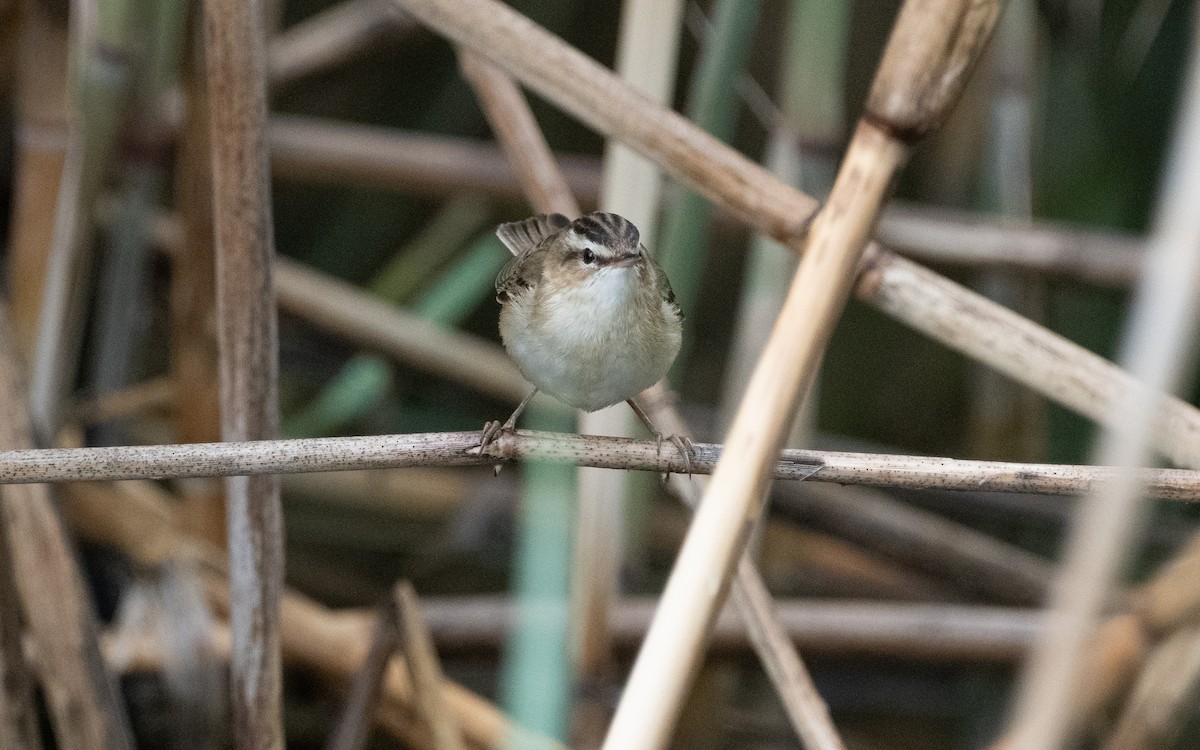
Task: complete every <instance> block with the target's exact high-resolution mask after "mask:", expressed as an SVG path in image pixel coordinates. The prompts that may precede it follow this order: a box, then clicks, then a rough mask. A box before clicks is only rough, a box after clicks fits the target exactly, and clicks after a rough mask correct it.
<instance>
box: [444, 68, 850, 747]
mask: <svg viewBox="0 0 1200 750" xmlns="http://www.w3.org/2000/svg"><path fill="white" fill-rule="evenodd" d="M460 59H461V63H462V68H463V72H464V74H465V75H466V77H467V78H468V80H469V81H471V84H472V86H473V87H474V89H475V91H476V94H477V96H478V97H479V99H480V101H481V103H482V104H483V107H484V111H485V113H486V114H487V116H488V119H489V122H491V123H492V127H493V129H494V130H495V131H496V133H497V137H498V138H499V140H500V142H501V144H502V147H503V149H504V151H505V153H506V154H507V155H508V157H509V159H510V161H511V162H512V164H513V168H514V169H515V170H516V171H517V173H518V174H519V175H520V176H521V183H522V186H523V188H524V190H525V193H526V195H527V196H529V199H530V202H531V203H533V205H534V206H535V207H536V209H537V210H539V211H543V212H550V211H557V212H559V213H563V214H565V215H567V216H577V215H579V206H578V204H577V203H576V202H575V200H574V198H573V196H572V195H571V193H570V189H569V186H568V184H567V181H566V179H565V178H564V177H563V174H562V171H561V170H560V169H559V167H558V164H557V163H556V161H555V159H554V155H553V153H552V152H551V151H550V148H549V145H548V144H547V143H546V140H545V137H544V136H543V134H542V132H541V128H540V127H539V126H538V125H537V121H536V120H535V119H534V117H533V113H532V112H531V111H530V109H529V105H528V103H527V102H526V100H525V97H524V96H523V95H522V94H521V92H520V90H519V89H518V88H517V87H516V85H515V84H514V83H513V82H512V79H511V78H509V77H508V76H507V75H506V74H504V73H503V72H502V71H500V70H499V69H497V68H495V67H494V66H492V65H491V64H490V63H487V62H486V61H484V60H482V59H481V58H479V57H477V56H475V55H472V54H471V53H461V54H460ZM663 388H664V386H662V384H660V385H659V386H657V387H656V388H655V389H654V391H655V393H656V394H657V396H658V397H657V398H654V399H652V402H653V404H654V407H653V408H654V410H655V411H657V412H660V414H659V416H658V419H659V420H660V423H661V425H662V426H664V427H665V428H666V429H667V431H668V433H673V434H678V435H687V434H689V433H690V431H689V430H688V429H687V426H686V424H684V422H683V419H682V417H681V416H680V415H679V412H678V411H677V410H676V409H675V407H674V404H673V403H672V401H671V399H669V398H664V397H663ZM678 489H679V488H678V487H677V490H678ZM683 492H684V493H685V494H683V495H681V497H683V498H685V502H688V500H687V498H689V497H690V502H688V504H689V505H690V506H692V507H695V505H696V504H697V503H698V501H699V497H698V496H696V495H695V492H694V490H693V488H692V487H691V485H685V486H684V487H683ZM689 493H690V494H689ZM585 533H586V534H587V535H588V536H592V535H594V533H595V532H594V530H593V529H590V528H589V529H586V532H585ZM747 562H748V561H747ZM735 588H736V589H737V590H739V591H744V593H741V594H739V596H738V602H739V605H740V606H741V611H742V613H743V616H744V617H745V618H747V622H748V626H749V628H750V630H751V631H752V632H753V633H755V634H756V635H755V637H754V643H755V646H756V648H758V649H759V653H760V658H761V659H762V660H763V663H764V664H766V665H768V666H767V669H768V673H769V674H770V675H771V676H772V677H773V678H777V679H778V681H777V682H776V685H777V689H778V691H779V694H780V697H781V699H782V701H783V703H784V707H785V709H786V710H787V711H788V713H789V716H790V717H791V718H792V720H793V722H795V723H797V724H799V725H802V726H801V727H800V728H799V729H798V731H800V734H801V736H802V737H806V738H809V739H810V747H811V748H837V747H839V744H837V743H836V737H837V733H836V731H834V730H833V729H832V725H830V723H829V719H828V712H827V711H824V710H823V709H822V710H817V711H814V710H812V709H811V706H813V705H821V703H820V699H819V697H816V696H814V695H811V693H812V690H811V680H809V679H808V677H807V674H806V672H805V669H804V666H803V662H802V661H801V660H800V657H799V654H797V653H796V651H795V648H794V646H792V645H791V643H790V642H789V641H787V639H786V638H782V637H781V636H780V633H781V632H782V628H781V627H780V626H779V624H778V623H777V622H774V620H773V615H772V612H773V608H772V605H771V601H770V594H769V592H768V591H767V588H766V586H765V585H764V584H763V582H762V577H761V576H760V575H759V574H758V572H757V571H756V570H754V568H753V565H749V566H748V567H747V568H746V569H745V570H739V576H738V579H737V580H736V581H735ZM609 610H610V608H605V609H604V611H603V612H600V613H598V612H596V611H595V609H594V608H593V609H591V610H590V611H589V610H587V609H585V610H584V616H583V622H584V629H585V630H590V629H592V628H589V623H590V622H593V621H594V620H597V619H600V618H601V617H602V618H603V621H602V623H600V624H599V625H596V626H593V627H594V629H597V630H599V629H601V628H602V629H603V632H604V634H605V635H604V638H605V644H604V653H607V651H608V649H609V648H610V646H608V644H607V641H608V635H607V632H608V629H609V627H610V624H609V623H610V620H611V614H610V611H609ZM589 615H590V617H589ZM594 645H595V644H594V641H593V646H594ZM586 646H587V644H584V649H583V650H584V653H583V654H582V655H581V658H580V662H582V663H583V664H585V665H586V664H593V665H597V664H599V663H600V659H598V658H597V657H596V653H597V649H595V648H593V649H592V652H591V654H589V653H587V649H586ZM772 665H779V666H776V667H773V666H772ZM809 727H812V728H809ZM830 738H832V740H831V739H830ZM814 743H815V744H814ZM822 743H823V744H822Z"/></svg>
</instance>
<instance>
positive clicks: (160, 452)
mask: <svg viewBox="0 0 1200 750" xmlns="http://www.w3.org/2000/svg"><path fill="white" fill-rule="evenodd" d="M478 445H479V431H478V430H474V431H471V432H427V433H416V434H409V435H377V436H367V437H340V438H310V439H305V440H258V441H251V442H243V443H237V442H228V443H188V444H181V445H139V446H121V447H114V448H56V449H43V450H15V451H0V484H28V483H38V482H75V481H103V480H123V479H165V478H174V477H205V476H229V475H234V474H265V473H277V474H298V473H304V472H314V471H345V470H351V469H387V468H403V467H413V466H491V465H493V464H495V463H496V461H497V460H498V459H499V460H517V459H528V458H538V459H549V460H559V461H565V462H567V463H573V464H577V465H579V466H597V467H601V468H608V469H629V470H633V471H657V472H663V471H667V472H673V473H677V474H679V473H682V472H683V471H684V469H685V467H684V465H683V460H682V458H681V457H680V455H679V453H678V452H677V451H675V450H667V449H665V448H663V449H660V447H659V446H658V444H657V443H655V441H653V440H631V439H629V438H613V437H596V436H591V435H569V434H562V433H557V432H535V431H530V430H518V431H517V432H516V433H514V434H507V433H506V434H504V435H502V436H500V437H499V438H497V439H496V441H495V442H493V443H492V444H491V445H489V446H488V449H487V451H485V453H484V455H483V456H478V455H474V454H473V449H474V448H476V447H477V446H478ZM721 448H722V447H721V446H719V445H713V444H711V443H696V444H695V450H696V455H695V456H694V457H692V471H693V473H695V474H709V473H711V472H712V470H713V467H714V466H715V465H716V462H717V459H718V458H719V457H720V455H721ZM818 462H822V463H820V466H819V468H818V467H817V463H818ZM1113 475H1114V470H1113V469H1110V468H1107V467H1103V466H1076V465H1069V464H1022V463H1003V462H998V461H961V460H958V459H953V458H937V457H930V456H899V455H887V454H875V453H845V452H833V451H812V450H786V451H783V452H782V453H780V458H779V461H778V462H777V463H776V465H775V468H774V476H775V478H776V479H807V480H808V481H818V482H834V483H837V484H865V485H870V486H876V487H903V488H907V489H940V490H964V491H987V492H1017V493H1025V494H1041V495H1079V494H1082V493H1084V492H1087V491H1088V490H1089V489H1090V488H1091V487H1092V486H1093V485H1094V484H1096V483H1097V482H1104V481H1108V480H1109V479H1111V478H1112V477H1113ZM1142 476H1143V478H1144V481H1145V482H1146V485H1147V487H1148V493H1149V494H1150V496H1152V497H1158V498H1163V499H1167V500H1179V501H1185V502H1200V471H1190V470H1185V469H1144V470H1143V471H1142Z"/></svg>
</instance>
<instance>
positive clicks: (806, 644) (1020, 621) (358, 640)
mask: <svg viewBox="0 0 1200 750" xmlns="http://www.w3.org/2000/svg"><path fill="white" fill-rule="evenodd" d="M85 535H86V534H85ZM93 538H95V537H93ZM309 604H310V605H311V602H310V603H309ZM656 605H657V599H655V598H652V597H625V598H623V599H622V600H621V601H620V602H618V603H617V605H616V607H615V608H614V609H613V638H614V641H615V643H616V646H617V648H618V650H619V651H621V652H625V653H628V652H630V651H632V650H633V649H635V648H637V645H638V644H639V643H641V641H642V638H643V637H644V636H645V634H646V628H647V627H648V626H649V624H650V620H651V618H652V617H653V616H654V609H655V606H656ZM422 606H423V610H424V612H425V616H426V619H427V620H428V624H429V630H430V634H431V636H432V638H433V640H434V641H435V642H436V643H437V644H438V647H439V649H441V650H442V651H443V652H446V653H471V654H476V655H477V654H478V653H479V652H480V651H494V650H496V649H498V648H500V647H501V645H502V644H503V643H504V642H505V639H506V638H507V635H508V632H509V631H510V630H511V629H512V628H513V627H514V626H515V623H516V621H517V615H516V606H515V604H514V602H513V601H512V600H511V599H509V598H508V597H504V596H464V597H455V596H448V597H429V598H426V599H425V600H424V601H423V602H422ZM775 606H776V616H777V617H778V618H779V620H780V622H782V623H783V627H784V633H785V634H786V636H787V638H788V639H789V641H791V642H794V643H796V644H798V645H799V646H800V647H801V648H803V649H804V650H805V651H806V652H812V653H820V654H831V655H836V656H839V657H845V656H847V655H861V656H878V657H885V658H891V659H911V660H915V661H922V662H930V663H954V662H974V663H983V664H988V663H992V664H1007V663H1011V662H1014V661H1016V660H1018V659H1020V658H1021V657H1022V656H1023V655H1024V654H1025V653H1026V651H1027V650H1028V648H1029V646H1030V645H1031V644H1032V643H1033V641H1034V638H1036V636H1037V632H1038V628H1039V626H1040V624H1039V619H1038V613H1037V611H1036V610H1032V609H1022V608H1011V607H996V606H990V605H974V604H946V603H912V602H876V601H846V600H844V599H838V600H823V599H783V600H778V601H777V602H776V605H775ZM318 611H320V613H321V614H320V615H319V616H318V617H317V620H316V622H317V623H320V624H319V625H316V624H314V625H313V627H314V629H315V631H316V632H321V633H325V634H326V635H328V637H329V638H331V639H332V638H336V637H338V636H339V635H340V636H341V637H342V638H344V644H343V646H342V647H343V648H344V647H345V644H351V643H353V644H354V645H355V648H358V647H359V644H362V643H364V642H367V641H369V635H368V634H369V628H370V627H371V625H372V621H371V617H372V616H371V614H370V613H368V612H365V611H363V610H361V609H354V610H342V611H329V610H323V609H319V610H318ZM560 615H561V609H560V610H558V611H551V610H550V609H548V610H547V612H546V616H548V617H557V616H560ZM326 628H327V629H328V630H326ZM352 636H353V638H354V639H355V640H353V641H352V640H351V637H352ZM322 637H324V636H322ZM112 640H113V633H112V632H111V631H110V632H109V633H106V634H105V658H106V659H108V660H109V665H110V667H111V668H112V669H113V670H114V671H119V672H121V673H127V672H130V671H134V672H137V671H154V670H157V669H160V668H161V664H162V658H163V657H162V650H161V648H158V647H157V646H155V645H154V644H150V643H145V642H143V641H142V640H141V639H139V640H138V641H137V642H134V643H128V642H125V643H122V644H119V645H120V649H119V650H118V648H116V647H115V646H117V644H112ZM211 640H212V642H213V643H214V645H215V646H216V648H217V653H218V654H222V653H223V654H224V655H225V656H228V641H229V633H228V630H227V629H226V628H225V626H224V625H223V624H221V623H216V624H215V625H214V633H213V635H212V638H211ZM750 646H751V639H750V635H749V634H748V633H747V631H746V628H745V624H744V619H743V618H742V616H741V615H740V614H738V613H737V612H735V611H734V610H733V609H732V608H731V607H727V608H726V609H724V610H722V611H721V613H720V614H719V615H718V617H717V619H716V621H715V622H714V624H713V632H712V648H713V650H714V651H717V652H721V653H731V652H738V651H740V650H743V649H746V648H749V647H750ZM358 653H360V654H361V653H362V652H361V651H359V652H358ZM333 661H335V660H334V659H331V658H329V657H324V661H322V662H321V663H322V664H324V666H319V667H318V668H317V671H320V672H322V673H326V671H327V670H329V669H333V667H331V666H330V664H331V663H332V662H333ZM310 666H311V664H310ZM399 715H400V712H399V711H395V713H394V716H395V717H398V716H399ZM376 718H377V719H378V720H380V721H381V722H383V723H385V725H388V726H390V725H389V724H387V723H386V722H384V717H383V716H378V715H377V717H376ZM409 732H411V728H410V729H409ZM398 736H404V734H403V733H401V734H400V735H398ZM470 740H471V741H472V742H473V743H475V744H483V743H482V742H481V741H480V740H479V739H477V738H475V737H474V736H470Z"/></svg>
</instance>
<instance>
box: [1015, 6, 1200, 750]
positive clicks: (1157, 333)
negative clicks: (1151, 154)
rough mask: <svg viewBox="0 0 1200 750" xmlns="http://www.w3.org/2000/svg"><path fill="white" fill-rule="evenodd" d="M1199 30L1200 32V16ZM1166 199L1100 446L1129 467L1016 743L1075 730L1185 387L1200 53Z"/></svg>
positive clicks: (1075, 568)
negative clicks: (1161, 446) (1171, 412)
mask: <svg viewBox="0 0 1200 750" xmlns="http://www.w3.org/2000/svg"><path fill="white" fill-rule="evenodd" d="M1193 32H1194V33H1193V38H1194V39H1200V24H1197V25H1195V26H1194V29H1193ZM1169 167H1170V168H1169V169H1168V171H1167V173H1166V179H1165V181H1164V184H1163V193H1162V195H1163V198H1162V203H1161V204H1160V207H1159V211H1158V216H1157V218H1156V220H1155V227H1154V232H1153V235H1152V239H1151V241H1150V249H1149V250H1148V253H1147V255H1148V257H1147V264H1146V268H1145V270H1144V272H1143V276H1142V282H1141V284H1140V285H1139V289H1138V294H1137V297H1136V300H1135V303H1134V307H1133V310H1132V320H1131V322H1130V324H1129V326H1128V327H1127V329H1126V332H1125V336H1126V338H1125V343H1124V355H1123V357H1122V359H1124V360H1125V362H1126V363H1127V366H1128V367H1129V368H1130V370H1131V372H1132V373H1133V374H1134V376H1135V377H1137V379H1138V385H1137V386H1136V387H1134V388H1131V389H1130V390H1129V392H1128V393H1127V394H1126V395H1124V397H1122V398H1120V399H1118V400H1117V402H1116V404H1115V406H1114V407H1113V409H1112V419H1113V420H1114V425H1119V426H1114V427H1112V428H1110V429H1107V430H1106V431H1105V432H1104V434H1103V436H1102V437H1101V439H1100V442H1099V445H1098V446H1097V449H1096V457H1097V463H1099V464H1103V465H1106V466H1115V467H1120V468H1123V469H1126V470H1125V471H1120V472H1118V473H1117V475H1116V477H1114V479H1113V481H1111V482H1108V483H1106V484H1103V485H1101V486H1099V487H1097V488H1096V490H1095V491H1094V492H1093V493H1091V494H1090V495H1089V496H1088V498H1087V500H1086V502H1085V503H1084V504H1083V505H1081V507H1080V509H1079V513H1078V517H1077V521H1076V524H1075V526H1074V527H1073V529H1072V532H1071V535H1070V538H1069V539H1068V542H1067V547H1066V553H1065V555H1064V562H1063V569H1062V572H1061V574H1060V576H1059V578H1058V580H1057V582H1056V587H1055V594H1054V598H1053V600H1052V605H1051V609H1050V612H1049V614H1048V616H1047V623H1048V627H1047V629H1046V631H1045V632H1044V633H1043V635H1042V638H1041V639H1040V640H1039V642H1038V646H1037V648H1036V649H1035V651H1034V652H1033V654H1032V655H1031V659H1030V662H1029V664H1028V665H1027V668H1026V671H1025V674H1024V676H1023V679H1022V682H1021V690H1020V693H1019V695H1018V702H1017V705H1016V708H1015V711H1014V717H1013V723H1012V729H1011V732H1010V734H1009V735H1008V742H1007V746H1008V747H1009V748H1011V749H1012V750H1047V749H1048V750H1054V749H1055V748H1058V747H1060V746H1061V745H1062V744H1063V743H1064V742H1065V741H1066V740H1067V736H1068V734H1069V733H1070V729H1071V714H1070V709H1071V702H1072V697H1073V695H1074V694H1075V692H1076V691H1077V683H1078V680H1079V678H1080V673H1081V666H1082V665H1083V663H1084V659H1085V647H1086V645H1087V642H1088V639H1089V638H1090V637H1091V635H1092V632H1093V629H1094V628H1095V625H1096V619H1097V617H1098V615H1099V612H1100V609H1101V607H1102V606H1103V604H1104V602H1105V599H1106V597H1107V594H1108V591H1109V587H1110V586H1111V582H1112V579H1113V577H1114V576H1115V575H1116V574H1117V572H1118V571H1119V570H1120V569H1121V568H1122V566H1123V565H1124V563H1125V561H1126V558H1127V556H1128V554H1129V551H1130V549H1131V548H1132V545H1133V541H1134V535H1133V533H1132V531H1133V529H1135V528H1136V527H1137V525H1138V524H1137V518H1138V516H1139V513H1138V511H1139V507H1138V501H1139V500H1140V498H1141V496H1142V494H1143V488H1142V486H1141V484H1140V476H1139V474H1138V473H1137V472H1136V471H1132V470H1131V469H1132V467H1135V466H1138V465H1141V464H1142V463H1144V462H1145V461H1146V459H1147V458H1148V455H1147V454H1148V453H1149V449H1150V447H1151V445H1152V434H1153V433H1154V431H1155V430H1156V428H1157V429H1159V430H1161V427H1158V426H1157V425H1156V424H1155V423H1156V421H1157V417H1158V415H1159V409H1160V398H1161V397H1160V395H1159V393H1160V391H1162V390H1166V391H1172V390H1174V388H1175V387H1177V386H1178V384H1179V382H1180V380H1181V379H1182V375H1183V372H1184V370H1185V367H1186V362H1187V361H1188V360H1187V358H1188V355H1189V354H1190V353H1191V352H1192V351H1194V347H1193V346H1192V345H1191V344H1190V342H1191V336H1192V335H1193V333H1194V330H1195V325H1196V319H1197V315H1198V313H1200V310H1198V309H1197V304H1196V299H1197V291H1198V290H1197V287H1200V250H1198V248H1200V214H1198V213H1197V212H1196V211H1195V207H1194V205H1193V199H1194V196H1195V195H1196V194H1197V192H1198V191H1200V56H1194V57H1193V60H1192V63H1191V66H1190V72H1189V78H1188V85H1187V92H1186V96H1185V100H1184V106H1183V109H1182V117H1181V120H1180V123H1179V129H1178V131H1177V133H1176V140H1175V144H1174V151H1173V155H1172V159H1171V162H1170V165H1169Z"/></svg>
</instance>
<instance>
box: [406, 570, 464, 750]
mask: <svg viewBox="0 0 1200 750" xmlns="http://www.w3.org/2000/svg"><path fill="white" fill-rule="evenodd" d="M392 606H393V607H395V608H396V610H397V614H398V618H399V631H400V633H399V634H400V642H401V644H402V649H403V652H404V660H405V662H407V663H408V672H409V674H411V675H412V681H413V691H414V692H415V693H416V702H417V706H418V707H419V708H420V712H421V714H422V716H423V717H424V719H425V723H427V724H428V725H429V731H430V734H432V735H433V747H434V750H465V747H466V746H465V745H464V743H463V737H462V730H461V729H459V726H458V720H457V719H456V718H455V716H454V714H453V713H452V712H451V711H450V710H449V708H448V707H447V706H446V701H445V697H444V696H443V695H442V667H441V664H439V663H438V657H437V651H435V650H434V647H433V638H432V637H431V636H430V634H429V628H428V626H427V625H426V624H425V617H424V616H423V615H422V614H421V603H420V601H418V599H417V592H416V591H415V590H413V587H412V584H411V583H409V582H408V581H401V582H400V583H398V584H396V586H395V587H394V588H393V589H392Z"/></svg>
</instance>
